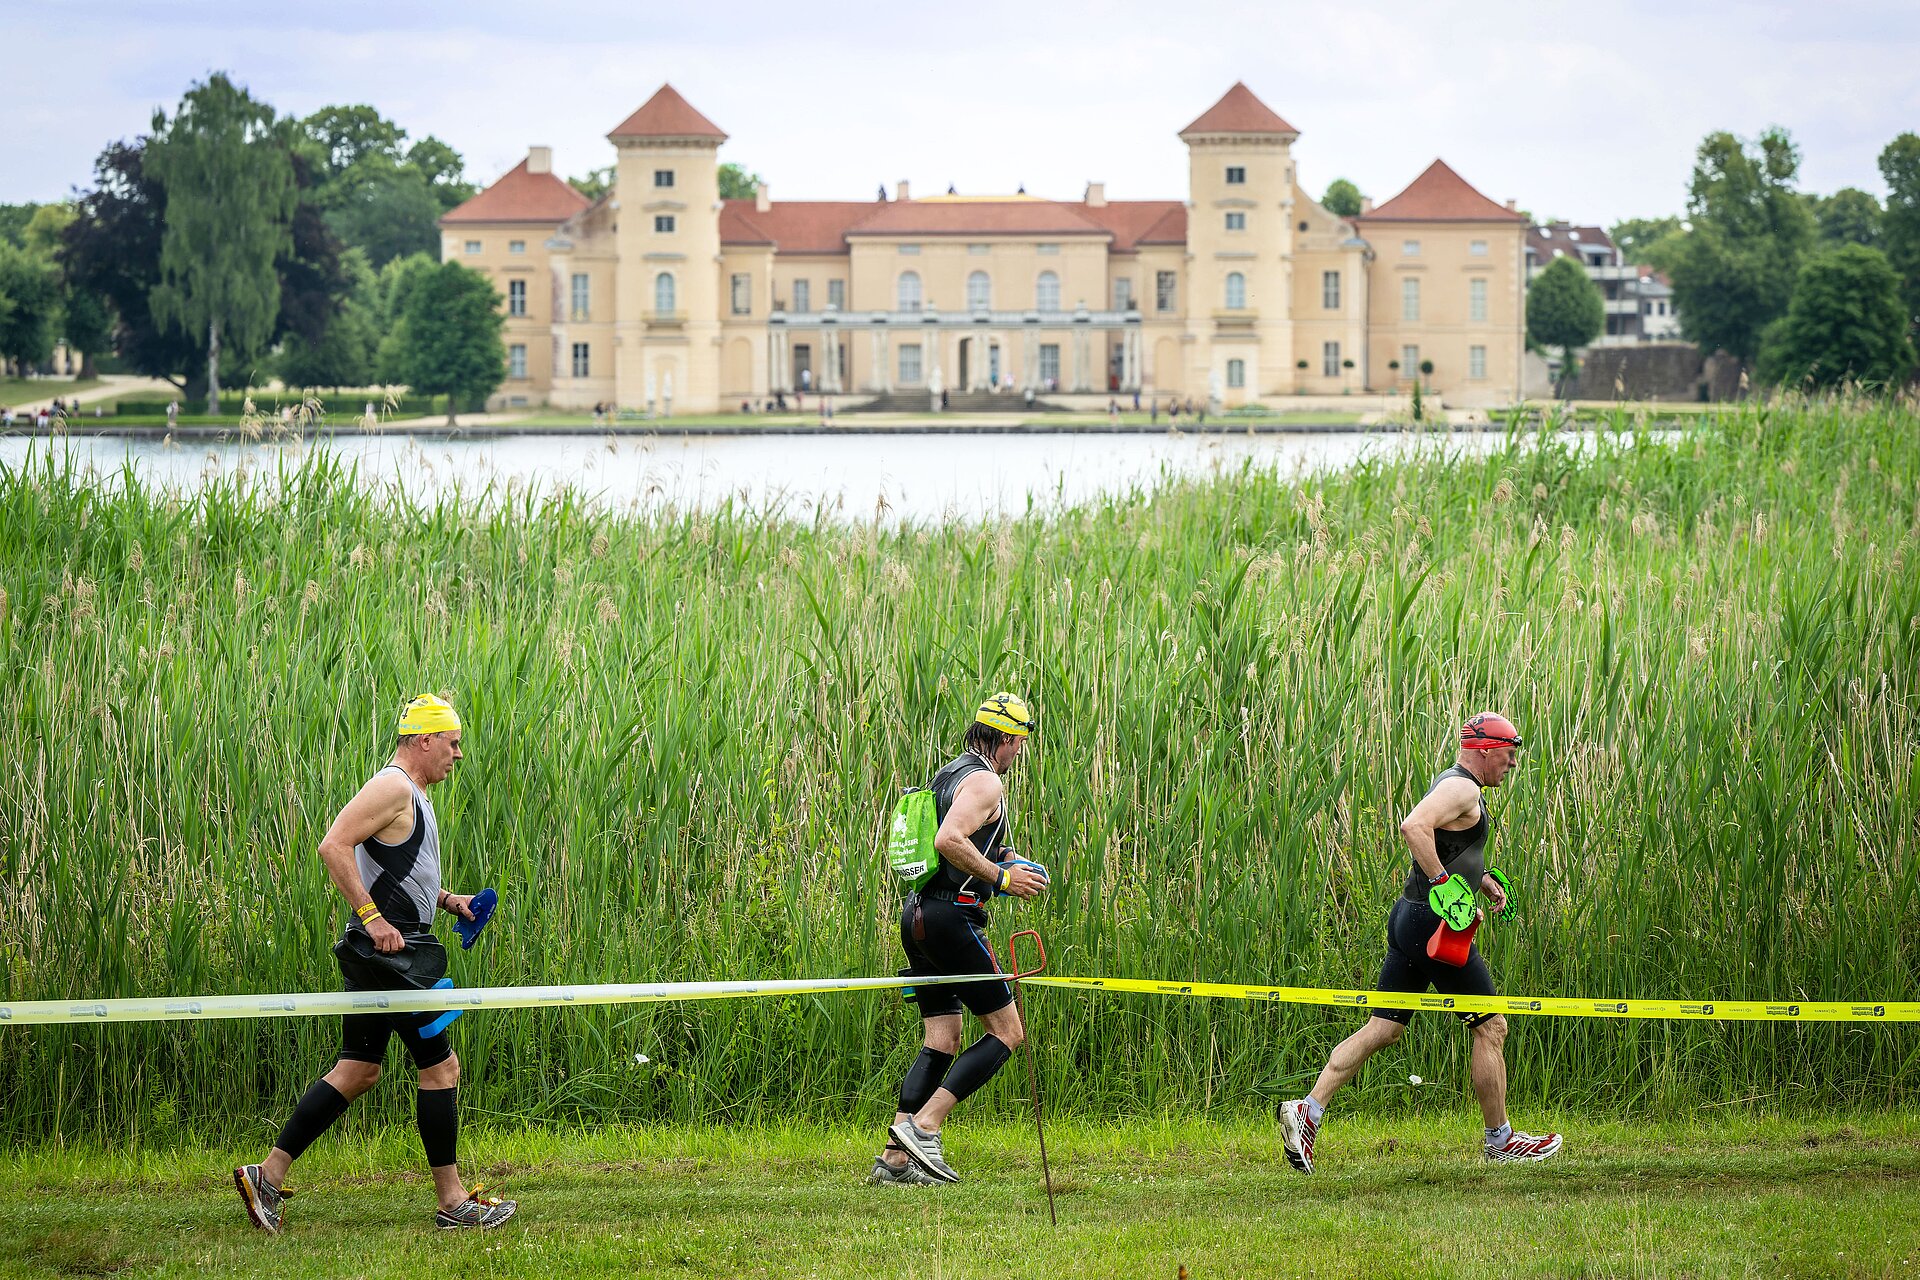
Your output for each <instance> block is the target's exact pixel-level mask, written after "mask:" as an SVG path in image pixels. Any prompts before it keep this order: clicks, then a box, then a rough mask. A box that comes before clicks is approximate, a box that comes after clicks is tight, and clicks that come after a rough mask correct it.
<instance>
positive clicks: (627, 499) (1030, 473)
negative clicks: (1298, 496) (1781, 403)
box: [0, 432, 1502, 524]
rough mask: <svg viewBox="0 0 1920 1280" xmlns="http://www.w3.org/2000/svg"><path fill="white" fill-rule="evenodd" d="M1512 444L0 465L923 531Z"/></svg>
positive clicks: (479, 453) (637, 440) (522, 447)
mask: <svg viewBox="0 0 1920 1280" xmlns="http://www.w3.org/2000/svg"><path fill="white" fill-rule="evenodd" d="M1501 443H1502V437H1501V435H1499V434H1498V433H1484V434H1464V435H1457V436H1452V437H1450V438H1447V439H1446V441H1445V443H1444V445H1443V444H1442V443H1441V442H1440V441H1438V440H1436V439H1435V438H1433V437H1426V438H1421V437H1415V436H1411V435H1395V434H1366V433H1362V432H1329V433H1322V434H1313V435H1261V436H1248V435H1216V434H1208V435H1192V434H1182V435H1178V436H1174V435H1166V434H1161V435H904V434H903V435H898V436H879V435H860V436H776V435H767V436H679V437H664V438H663V437H632V436H627V437H613V436H604V437H583V436H578V435H573V436H554V435H525V436H502V437H497V438H491V439H478V440H465V439H448V438H435V437H433V436H417V437H416V436H409V435H401V434H389V435H380V436H342V437H335V438H331V439H327V440H323V441H312V442H306V443H301V442H281V443H245V442H239V443H223V444H207V443H205V442H195V443H188V444H175V443H162V442H160V441H155V440H148V439H126V438H117V437H92V436H81V437H71V438H66V439H61V440H57V441H53V442H48V441H46V440H38V441H30V440H28V439H26V438H24V437H11V438H4V439H0V464H4V465H6V466H10V467H18V466H19V465H20V464H21V463H22V462H23V461H24V460H26V459H27V458H28V456H29V455H30V454H31V455H32V456H34V457H36V458H38V457H44V456H46V454H47V451H48V450H49V449H50V448H51V449H54V450H66V451H68V452H70V454H71V456H72V457H73V459H74V461H75V463H76V464H77V465H79V466H81V467H83V468H85V469H88V470H90V471H92V472H93V473H95V474H97V475H98V476H99V477H100V482H101V483H102V484H103V485H106V486H114V485H117V484H118V483H119V478H120V474H121V471H122V468H123V467H126V466H129V465H130V466H131V467H132V469H133V471H134V472H135V473H136V474H137V475H138V476H139V477H140V479H141V481H142V483H144V484H146V485H148V486H152V487H159V488H167V489H172V490H175V491H178V492H183V493H191V492H193V491H195V490H196V489H198V488H199V487H200V486H201V485H202V484H204V483H206V482H207V481H208V480H209V479H215V478H225V479H233V478H235V477H236V476H244V477H245V478H247V479H249V480H250V481H252V482H254V483H260V484H266V485H272V484H273V483H275V480H276V477H277V474H278V472H279V471H280V469H281V468H282V467H283V466H287V467H291V466H297V465H298V464H299V463H300V462H301V460H302V459H303V458H305V457H306V456H308V455H309V454H312V453H314V452H318V451H324V452H325V453H328V454H330V455H331V456H333V457H334V458H335V459H337V460H338V461H339V462H341V463H342V464H344V465H348V466H353V467H357V468H358V471H359V474H360V475H361V476H362V477H363V478H364V479H366V480H368V481H369V482H370V483H373V484H374V485H376V486H382V485H384V484H389V483H390V484H395V485H397V486H398V487H399V488H400V489H401V490H402V491H404V492H405V493H407V494H408V495H409V496H410V497H412V499H413V500H414V501H416V502H431V501H432V500H433V499H434V498H435V497H436V496H439V495H442V494H446V493H450V492H453V491H456V490H458V491H460V492H464V493H468V494H473V493H477V492H481V491H487V492H490V493H491V494H492V495H493V496H494V497H495V498H499V497H501V496H504V495H507V494H524V493H525V492H527V491H528V489H529V488H531V489H532V490H533V491H534V492H536V493H541V494H545V493H550V492H553V491H555V490H557V489H560V488H571V489H572V490H573V491H574V492H576V493H577V494H578V495H580V496H581V497H582V498H583V499H585V500H587V501H589V502H592V503H594V504H597V505H602V506H607V507H612V508H617V509H621V510H639V511H666V510H675V511H687V510H698V509H705V508H711V507H714V506H716V505H718V504H720V503H722V502H725V501H727V500H729V499H731V500H733V501H734V502H735V503H736V504H743V505H745V506H747V507H749V508H750V509H753V510H756V511H773V512H778V513H780V514H782V515H784V516H786V517H787V518H789V519H799V520H806V521H811V520H814V519H816V518H819V517H820V516H823V515H824V516H825V517H827V518H829V519H835V520H866V519H872V518H874V517H875V516H876V515H877V516H879V517H881V518H883V519H886V520H889V521H908V522H912V523H917V524H924V523H932V522H938V521H943V520H954V519H961V520H977V519H982V518H986V517H992V516H997V515H1001V514H1011V515H1018V514H1020V513H1022V512H1025V511H1026V510H1027V509H1028V508H1029V506H1032V507H1035V508H1038V509H1042V510H1047V509H1053V508H1057V507H1060V506H1074V505H1080V504H1083V503H1086V502H1089V501H1092V500H1095V499H1098V498H1100V497H1102V496H1104V495H1110V494H1124V493H1126V492H1128V491H1130V490H1134V489H1138V490H1141V491H1151V490H1152V489H1153V488H1155V487H1156V486H1158V485H1160V484H1162V483H1164V482H1165V481H1166V480H1167V479H1169V478H1178V477H1186V476H1204V475H1208V474H1212V473H1215V472H1217V471H1233V470H1237V469H1239V468H1240V466H1241V465H1242V464H1243V463H1246V462H1249V461H1251V462H1252V463H1253V464H1254V465H1255V466H1257V467H1262V468H1274V469H1277V470H1278V471H1280V472H1281V473H1283V474H1288V473H1294V472H1299V473H1306V472H1311V471H1319V470H1324V469H1327V468H1330V467H1342V466H1347V465H1349V464H1351V463H1353V462H1354V461H1355V460H1357V459H1360V458H1363V457H1390V456H1393V455H1395V454H1398V453H1402V452H1404V451H1407V450H1410V449H1414V448H1425V449H1434V448H1439V447H1445V448H1448V449H1458V450H1472V451H1480V450H1485V449H1489V448H1497V447H1499V446H1500V444H1501Z"/></svg>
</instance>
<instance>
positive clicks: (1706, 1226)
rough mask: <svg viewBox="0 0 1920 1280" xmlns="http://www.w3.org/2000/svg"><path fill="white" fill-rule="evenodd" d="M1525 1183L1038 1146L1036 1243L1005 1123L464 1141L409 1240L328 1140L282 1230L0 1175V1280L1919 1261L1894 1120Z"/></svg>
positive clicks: (1147, 1132) (1413, 1148)
mask: <svg viewBox="0 0 1920 1280" xmlns="http://www.w3.org/2000/svg"><path fill="white" fill-rule="evenodd" d="M1557 1123H1558V1124H1559V1125H1560V1127H1561V1128H1562V1129H1563V1131H1564V1132H1566V1134H1567V1147H1566V1150H1565V1152H1564V1153H1563V1154H1562V1155H1561V1156H1559V1157H1557V1158H1556V1159H1555V1160H1553V1161H1550V1162H1548V1163H1546V1164H1542V1165H1535V1166H1527V1167H1511V1166H1508V1167H1492V1166H1488V1165H1486V1164H1485V1163H1484V1162H1483V1161H1481V1160H1480V1159H1479V1158H1478V1155H1477V1151H1476V1149H1475V1144H1476V1142H1477V1140H1478V1137H1479V1133H1478V1129H1477V1127H1476V1126H1477V1125H1478V1118H1477V1116H1468V1115H1465V1114H1450V1115H1447V1116H1445V1117H1443V1118H1437V1119H1435V1120H1432V1121H1427V1122H1419V1123H1415V1122H1410V1121H1404V1120H1403V1121H1391V1122H1382V1121H1368V1120H1359V1121H1352V1122H1347V1121H1343V1120H1342V1119H1341V1118H1340V1117H1339V1116H1338V1114H1337V1113H1336V1115H1335V1118H1334V1119H1333V1120H1332V1121H1330V1122H1329V1124H1328V1126H1327V1128H1326V1130H1325V1133H1324V1136H1323V1139H1322V1141H1321V1143H1320V1145H1319V1149H1318V1153H1317V1154H1318V1160H1319V1165H1320V1170H1319V1172H1318V1173H1316V1174H1315V1175H1314V1176H1313V1177H1311V1178H1307V1177H1302V1176H1301V1175H1299V1174H1296V1173H1293V1172H1292V1171H1290V1170H1289V1169H1287V1168H1286V1166H1285V1163H1284V1159H1283V1157H1282V1155H1281V1152H1280V1147H1279V1143H1278V1141H1277V1140H1276V1138H1275V1135H1274V1131H1273V1125H1272V1123H1271V1122H1270V1121H1268V1120H1266V1119H1264V1118H1262V1119H1258V1120H1253V1121H1250V1122H1247V1123H1244V1124H1236V1125H1230V1126H1229V1125H1209V1124H1201V1123H1193V1122H1177V1123H1153V1122H1143V1123H1136V1124H1130V1125H1124V1126H1117V1127H1116V1126H1104V1125H1090V1124H1083V1123H1056V1124H1054V1125H1053V1126H1051V1127H1050V1128H1049V1131H1048V1152H1049V1155H1050V1157H1051V1162H1052V1166H1053V1174H1054V1182H1055V1188H1056V1200H1057V1206H1058V1210H1059V1219H1060V1221H1059V1226H1058V1227H1057V1228H1055V1227H1051V1226H1049V1224H1048V1220H1047V1207H1046V1196H1045V1193H1044V1191H1043V1190H1042V1186H1041V1179H1040V1169H1039V1160H1038V1155H1037V1151H1036V1147H1035V1143H1034V1138H1033V1132H1032V1129H1031V1128H1030V1127H1021V1126H1019V1125H1017V1124H1008V1125H1006V1126H978V1125H969V1124H967V1123H964V1122H956V1123H955V1125H954V1126H953V1128H952V1129H951V1130H950V1131H949V1133H950V1137H949V1145H948V1150H949V1154H950V1156H951V1157H952V1159H953V1160H954V1161H955V1163H956V1164H957V1165H958V1166H959V1167H960V1168H961V1170H962V1172H963V1174H964V1175H965V1178H966V1181H964V1182H963V1183H961V1184H959V1185H957V1186H952V1187H931V1188H868V1187H865V1186H862V1185H861V1184H860V1179H861V1177H862V1176H863V1175H864V1173H865V1171H866V1169H867V1168H868V1167H869V1165H870V1162H871V1159H872V1155H873V1151H874V1146H875V1134H873V1133H867V1132H858V1131H855V1130H852V1129H848V1128H830V1129H817V1128H810V1127H797V1128H779V1129H771V1130H769V1129H683V1128H675V1129H652V1128H638V1129H636V1128H614V1129H600V1130H595V1131H592V1132H588V1133H547V1132H540V1131H534V1132H502V1131H481V1132H469V1133H468V1134H466V1135H464V1136H463V1149H464V1150H465V1152H466V1153H467V1154H468V1156H469V1165H468V1169H467V1172H468V1176H469V1177H470V1178H472V1177H475V1176H478V1177H482V1178H485V1179H486V1180H487V1181H488V1183H489V1186H490V1188H491V1189H493V1190H497V1191H498V1192H500V1193H501V1194H503V1195H507V1196H510V1197H513V1198H516V1199H518V1200H519V1201H520V1206H521V1207H520V1212H519V1214H518V1216H517V1217H516V1218H515V1219H514V1220H513V1221H512V1222H510V1223H508V1224H507V1225H506V1226H505V1227H503V1228H501V1229H500V1230H498V1231H495V1232H492V1233H489V1234H486V1235H472V1236H464V1237H450V1236H447V1235H445V1234H442V1233H437V1232H435V1231H434V1230H433V1229H432V1228H431V1227H430V1226H429V1225H428V1216H429V1214H430V1212H431V1208H432V1192H431V1187H430V1186H429V1185H428V1183H427V1181H426V1178H425V1176H424V1171H423V1170H422V1169H420V1167H419V1165H420V1160H419V1153H418V1148H417V1141H418V1140H417V1138H416V1137H415V1136H414V1135H413V1134H411V1133H410V1132H406V1131H403V1130H393V1131H383V1132H380V1133H377V1134H373V1135H367V1136H355V1137H351V1138H344V1139H343V1138H333V1137H329V1138H327V1139H324V1140H322V1142H321V1143H320V1145H319V1146H317V1147H315V1148H314V1150H313V1151H312V1152H310V1153H309V1155H308V1156H307V1158H306V1159H305V1160H303V1161H302V1162H301V1163H300V1165H298V1166H296V1168H295V1170H294V1178H293V1182H294V1184H295V1186H296V1188H297V1189H298V1192H299V1194H298V1195H297V1196H296V1197H295V1199H294V1200H293V1201H292V1202H291V1203H290V1205H289V1212H288V1218H287V1227H286V1231H285V1233H284V1234H283V1235H282V1236H280V1237H278V1238H272V1237H267V1236H264V1235H262V1234H260V1233H258V1232H256V1231H254V1230H253V1229H252V1228H251V1227H250V1226H248V1225H247V1223H246V1221H245V1218H244V1216H243V1214H242V1211H241V1209H240V1206H239V1202H238V1199H237V1198H236V1196H235V1194H234V1191H233V1187H232V1183H231V1181H230V1178H229V1174H230V1171H231V1169H232V1166H233V1165H234V1164H235V1163H236V1162H239V1161H241V1160H245V1159H254V1158H257V1156H256V1155H254V1154H253V1153H252V1152H250V1151H248V1150H246V1149H238V1150H235V1149H226V1148H217V1149H207V1148H202V1147H187V1148H181V1149H169V1150H164V1151H158V1152H152V1151H139V1152H116V1153H113V1154H100V1153H97V1152H82V1151H36V1152H34V1153H32V1154H29V1155H26V1156H22V1157H15V1158H0V1180H4V1184H5V1186H6V1189H7V1192H6V1193H7V1211H6V1212H5V1213H4V1214H0V1276H5V1277H13V1276H20V1277H48V1276H62V1275H72V1274H104V1273H108V1272H111V1273H112V1274H115V1275H122V1276H156V1275H184V1274H201V1273H207V1272H214V1271H218V1272H221V1273H225V1274H273V1275H276V1276H284V1277H287V1278H288V1280H298V1278H299V1277H305V1276H332V1275H342V1274H352V1275H364V1276H404V1277H417V1276H423V1275H425V1276H436V1275H473V1274H482V1275H488V1276H522V1275H524V1276H552V1275H603V1274H621V1275H665V1274H673V1275H692V1276H708V1275H711V1276H852V1275H862V1276H865V1275H871V1276H886V1277H895V1276H897V1277H902V1280H927V1278H931V1277H936V1276H941V1277H954V1278H960V1277H999V1276H1009V1275H1013V1276H1050V1277H1072V1276H1086V1277H1111V1276H1118V1275H1128V1276H1138V1277H1155V1278H1159V1277H1164V1278H1165V1280H1173V1278H1174V1277H1175V1275H1176V1274H1177V1271H1178V1268H1180V1267H1182V1266H1184V1267H1185V1268H1186V1269H1187V1273H1188V1275H1189V1276H1190V1277H1192V1278H1193V1280H1205V1278H1206V1277H1217V1276H1251V1275H1258V1276H1295V1275H1302V1276H1305V1275H1324V1276H1389V1277H1392V1276H1407V1277H1414V1276H1421V1277H1426V1276H1472V1277H1478V1276H1487V1275H1502V1276H1570V1275H1578V1276H1629V1275H1631V1276H1645V1275H1693V1276H1739V1275H1751V1276H1777V1275H1794V1276H1823V1275H1832V1276H1899V1275H1911V1274H1912V1273H1913V1268H1914V1266H1915V1264H1916V1263H1920V1123H1916V1121H1915V1118H1914V1116H1913V1115H1912V1114H1911V1113H1901V1114H1895V1115H1878V1116H1865V1117H1852V1116H1849V1117H1826V1118H1820V1119H1807V1120H1783V1119H1777V1118H1775V1119H1753V1118H1746V1117H1734V1118H1702V1119H1698V1120H1696V1121H1695V1122H1691V1123H1679V1124H1670V1125H1646V1124H1641V1123H1593V1122H1590V1121H1587V1120H1583V1119H1581V1118H1579V1117H1577V1116H1572V1115H1568V1116H1565V1117H1562V1118H1561V1119H1560V1120H1559V1121H1558V1122H1557Z"/></svg>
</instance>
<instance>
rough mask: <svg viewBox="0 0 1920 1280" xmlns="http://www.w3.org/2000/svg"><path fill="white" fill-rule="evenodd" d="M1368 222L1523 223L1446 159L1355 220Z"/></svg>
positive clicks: (1430, 166) (1428, 168)
mask: <svg viewBox="0 0 1920 1280" xmlns="http://www.w3.org/2000/svg"><path fill="white" fill-rule="evenodd" d="M1354 221H1355V222H1358V223H1363V224H1364V223H1368V222H1523V221H1525V219H1523V218H1522V217H1521V216H1520V215H1519V214H1517V213H1515V212H1514V211H1513V210H1511V209H1508V208H1506V207H1504V206H1502V205H1499V204H1496V203H1495V202H1494V201H1492V200H1489V199H1487V197H1485V196H1483V195H1481V194H1480V193H1479V192H1478V191H1475V190H1474V189H1473V187H1472V186H1471V185H1470V184H1469V183H1468V182H1467V180H1466V179H1465V178H1463V177H1461V176H1460V175H1459V174H1457V173H1455V172H1454V171H1453V169H1452V167H1451V166H1449V165H1448V164H1447V162H1446V161H1445V160H1435V161H1434V162H1433V163H1432V164H1430V165H1428V166H1427V171H1426V172H1425V173H1423V174H1421V175H1420V176H1419V177H1417V178H1415V179H1414V180H1413V181H1412V182H1411V183H1409V184H1408V185H1407V189H1406V190H1405V191H1402V192H1401V193H1400V194H1399V195H1397V196H1395V197H1394V198H1393V199H1391V200H1389V201H1387V202H1386V203H1385V204H1383V205H1381V206H1380V207H1379V208H1377V209H1375V210H1374V211H1373V212H1372V213H1363V214H1361V215H1360V216H1359V217H1358V218H1355V219H1354Z"/></svg>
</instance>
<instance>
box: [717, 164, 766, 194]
mask: <svg viewBox="0 0 1920 1280" xmlns="http://www.w3.org/2000/svg"><path fill="white" fill-rule="evenodd" d="M765 181H766V179H765V178H762V177H761V176H760V175H759V174H757V173H748V172H747V171H746V170H745V169H743V168H741V167H740V166H739V165H737V164H733V163H727V164H723V165H721V166H720V198H721V199H722V200H751V199H753V193H754V192H755V191H757V190H759V188H760V184H761V183H763V182H765Z"/></svg>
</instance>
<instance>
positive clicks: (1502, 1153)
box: [1486, 1129, 1560, 1161]
mask: <svg viewBox="0 0 1920 1280" xmlns="http://www.w3.org/2000/svg"><path fill="white" fill-rule="evenodd" d="M1486 1150H1487V1159H1489V1160H1500V1161H1507V1160H1545V1159H1547V1158H1548V1157H1549V1156H1552V1155H1554V1154H1555V1153H1556V1152H1558V1151H1559V1150H1560V1135H1559V1134H1557V1133H1543V1134H1541V1135H1540V1136H1539V1137H1537V1138H1536V1137H1534V1136H1533V1135H1532V1134H1530V1133H1521V1132H1520V1131H1519V1130H1518V1129H1516V1130H1514V1132H1513V1134H1512V1136H1510V1137H1509V1138H1508V1139H1507V1141H1506V1144H1505V1145H1504V1146H1498V1147H1495V1146H1491V1145H1489V1146H1488V1147H1487V1149H1486Z"/></svg>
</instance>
